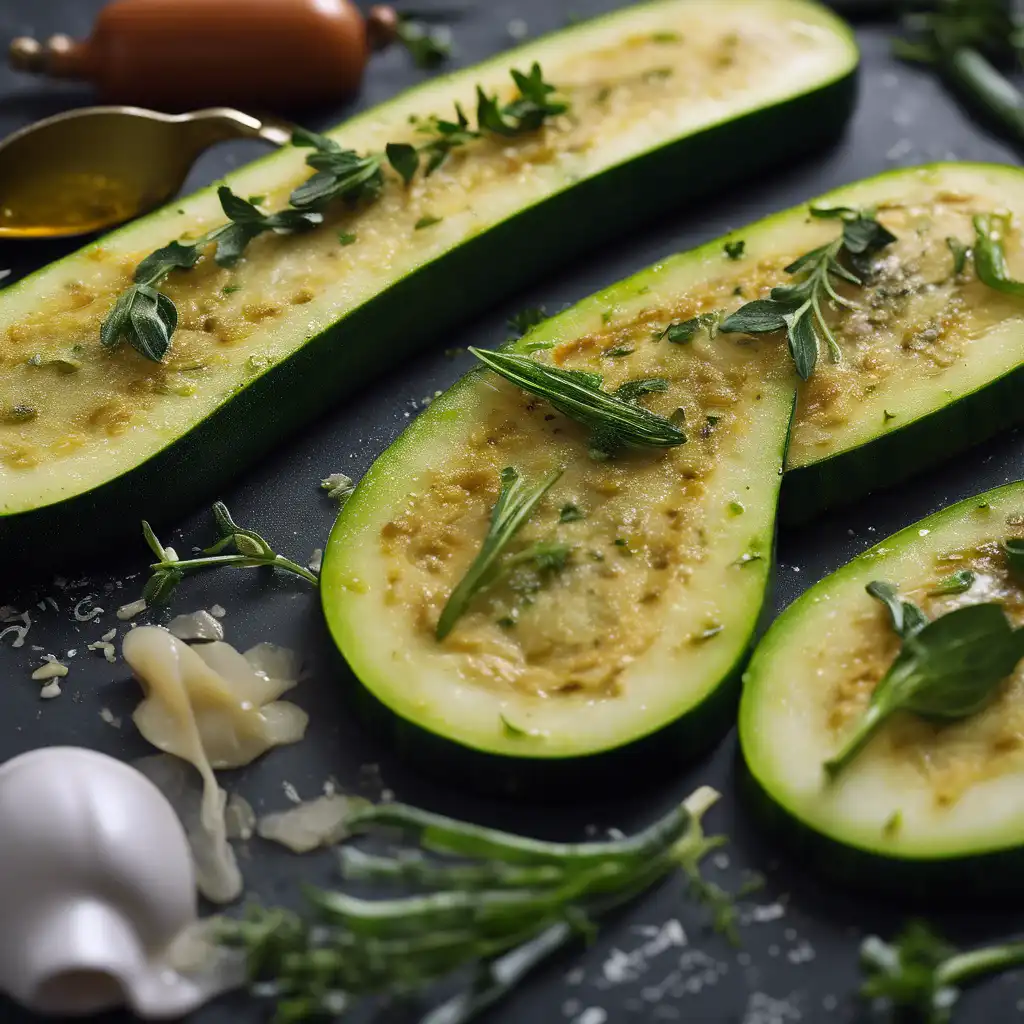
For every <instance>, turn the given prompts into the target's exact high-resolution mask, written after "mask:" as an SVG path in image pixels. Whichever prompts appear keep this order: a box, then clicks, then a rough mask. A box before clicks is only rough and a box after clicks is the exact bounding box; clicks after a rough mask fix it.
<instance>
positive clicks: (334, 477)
mask: <svg viewBox="0 0 1024 1024" xmlns="http://www.w3.org/2000/svg"><path fill="white" fill-rule="evenodd" d="M320 488H321V490H324V491H326V492H327V497H328V498H330V499H331V500H332V501H336V502H337V503H338V504H339V505H344V504H345V502H346V501H348V499H349V498H350V497H352V492H353V491H354V490H355V489H356V485H355V481H354V480H353V479H352V477H350V476H346V475H345V474H344V473H332V474H331V475H330V476H327V477H324V478H323V480H321V481H320Z"/></svg>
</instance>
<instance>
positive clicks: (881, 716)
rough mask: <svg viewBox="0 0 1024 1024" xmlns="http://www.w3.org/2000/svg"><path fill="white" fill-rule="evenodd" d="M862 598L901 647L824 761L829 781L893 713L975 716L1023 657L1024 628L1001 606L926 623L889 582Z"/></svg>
mask: <svg viewBox="0 0 1024 1024" xmlns="http://www.w3.org/2000/svg"><path fill="white" fill-rule="evenodd" d="M868 593H869V594H871V596H872V597H876V598H878V599H879V600H880V601H882V602H883V603H884V604H885V605H886V607H887V608H888V609H889V613H890V615H891V616H892V620H893V628H894V629H895V631H896V633H897V634H898V635H899V636H900V637H901V638H902V640H903V643H902V645H901V647H900V650H899V653H898V654H897V655H896V660H895V661H894V662H893V663H892V665H891V666H890V667H889V670H888V671H887V672H886V673H885V675H884V676H883V677H882V679H881V681H880V682H879V684H878V686H876V687H875V690H874V692H873V693H872V694H871V700H870V702H869V703H868V707H867V711H865V713H864V715H863V716H862V717H861V719H860V721H859V722H858V723H857V725H856V726H855V728H854V730H853V732H852V733H851V734H850V736H849V737H848V738H847V739H846V740H845V742H844V743H843V745H842V748H841V749H840V751H839V753H838V754H836V756H834V757H832V758H830V759H829V760H828V761H826V762H825V770H826V772H827V773H828V774H829V776H831V777H833V778H834V777H835V776H836V775H838V774H839V773H840V772H841V771H842V770H843V769H844V768H845V767H846V766H847V765H848V764H849V763H850V762H851V761H852V760H853V759H854V758H855V757H856V756H857V755H858V754H859V753H860V751H861V750H862V749H863V748H864V746H865V745H866V744H867V742H868V740H870V739H871V737H872V736H874V734H875V733H876V732H877V731H878V729H879V728H880V727H881V725H882V724H883V723H884V722H886V721H887V720H888V719H889V718H890V717H891V716H892V715H893V714H895V713H896V712H897V711H910V712H913V713H914V714H917V715H921V716H923V717H925V718H929V719H934V720H939V721H950V722H951V721H957V720H959V719H963V718H969V717H970V716H971V715H975V714H977V713H978V712H979V711H981V710H982V709H983V708H985V707H986V706H988V704H990V703H991V701H992V700H993V698H994V697H995V694H996V691H997V689H998V687H999V684H1000V683H1001V682H1002V681H1003V680H1004V679H1005V678H1006V677H1007V676H1008V675H1009V674H1010V673H1011V672H1012V671H1013V670H1014V668H1015V667H1016V665H1017V662H1018V661H1019V660H1020V659H1021V657H1022V656H1024V629H1019V630H1015V629H1014V628H1013V626H1011V625H1010V622H1009V620H1008V619H1007V618H1006V613H1005V612H1004V611H1003V608H1002V606H1001V605H998V604H973V605H967V606H965V607H961V608H956V609H954V610H953V611H951V612H949V613H947V614H946V615H942V616H940V617H939V618H937V619H935V620H933V621H931V622H929V621H928V620H927V618H926V617H925V616H924V613H923V612H922V611H921V610H920V609H919V608H918V607H917V606H916V605H914V604H912V603H911V602H909V601H901V600H900V599H899V598H897V597H896V591H895V588H894V587H892V586H891V585H890V584H887V583H884V582H882V581H876V582H874V583H871V584H869V585H868Z"/></svg>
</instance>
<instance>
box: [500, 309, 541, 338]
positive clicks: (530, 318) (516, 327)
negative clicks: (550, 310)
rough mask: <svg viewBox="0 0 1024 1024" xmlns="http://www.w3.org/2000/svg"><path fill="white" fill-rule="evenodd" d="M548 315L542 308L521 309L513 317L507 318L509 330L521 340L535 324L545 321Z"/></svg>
mask: <svg viewBox="0 0 1024 1024" xmlns="http://www.w3.org/2000/svg"><path fill="white" fill-rule="evenodd" d="M547 318H548V315H547V313H546V312H545V310H544V307H543V306H527V307H526V308H525V309H521V310H520V311H519V312H518V313H516V314H515V315H514V316H510V317H509V318H508V326H509V330H512V331H515V333H516V337H518V338H521V337H522V336H523V335H524V334H529V333H530V331H531V330H533V328H534V327H536V326H537V324H541V323H543V322H544V321H545V320H547Z"/></svg>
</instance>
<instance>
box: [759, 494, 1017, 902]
mask: <svg viewBox="0 0 1024 1024" xmlns="http://www.w3.org/2000/svg"><path fill="white" fill-rule="evenodd" d="M1022 524H1024V484H1012V485H1010V486H1007V487H1002V488H999V489H998V490H995V491H991V492H989V493H987V494H983V495H980V496H978V497H977V498H971V499H968V500H967V501H962V502H960V503H959V504H957V505H953V506H951V507H950V508H947V509H944V510H943V511H941V512H938V513H936V514H935V515H932V516H929V517H928V518H927V519H924V520H922V521H921V522H919V523H915V524H914V525H913V526H910V527H908V528H907V529H905V530H902V531H901V532H900V533H897V534H896V535H895V536H893V537H889V538H888V539H886V540H884V541H882V542H881V543H880V544H878V545H877V546H875V547H873V548H871V549H870V550H869V551H866V552H865V553H864V554H862V555H860V556H859V557H858V558H856V559H854V560H853V561H852V562H850V563H849V564H848V565H846V566H844V567H843V568H842V569H840V570H838V571H837V572H835V573H833V574H832V575H831V576H829V577H827V578H826V579H824V580H823V581H822V582H821V583H819V584H817V585H816V586H814V587H812V588H811V589H810V590H808V591H807V592H806V593H805V594H804V595H803V596H802V597H800V598H799V599H798V600H797V601H796V602H794V603H793V604H792V605H791V606H790V607H789V608H788V609H787V610H786V612H785V613H784V614H783V615H782V616H781V617H780V618H779V619H777V620H776V621H775V623H774V624H773V625H772V627H771V629H770V630H769V631H768V633H767V635H766V636H765V638H764V639H763V640H762V641H761V643H760V644H759V645H758V647H757V650H756V651H755V653H754V656H753V658H752V660H751V663H750V666H749V668H748V670H747V673H746V676H745V682H744V690H743V699H742V703H741V708H740V727H739V731H740V742H741V745H742V750H743V756H744V758H745V760H746V763H747V766H748V768H749V771H750V775H751V776H752V781H753V786H754V788H755V790H756V795H755V797H754V799H755V801H756V803H757V805H758V806H759V807H760V808H761V809H762V810H763V811H766V812H767V813H768V815H769V817H770V819H771V820H772V821H773V822H774V823H775V824H776V825H778V826H779V827H780V828H781V830H782V834H783V835H784V836H785V837H787V838H789V839H790V840H795V841H796V842H797V843H798V844H800V845H801V846H802V847H803V848H804V849H805V850H806V851H807V852H808V853H809V854H810V855H812V856H813V857H814V858H815V859H816V861H817V863H818V864H819V865H820V866H821V867H822V868H824V869H825V870H827V871H829V872H832V873H838V874H840V875H841V876H842V877H844V878H845V879H847V880H848V881H851V882H856V883H859V884H861V885H867V886H875V887H889V886H897V887H899V888H901V889H902V890H903V891H914V892H919V893H920V892H929V891H930V892H931V893H933V894H938V893H939V892H940V890H941V888H942V887H943V886H945V887H946V891H948V890H949V886H948V883H949V881H950V879H951V877H953V876H955V877H956V886H955V887H954V888H955V889H957V890H958V891H966V890H968V889H970V890H978V889H985V888H992V889H998V887H1000V886H1005V885H1006V884H1007V883H1009V884H1010V885H1012V886H1015V887H1016V888H1018V889H1020V887H1021V875H1020V867H1021V863H1022V859H1021V856H1020V850H1021V847H1024V745H1022V740H1021V737H1022V736H1024V666H1018V668H1017V670H1016V672H1015V673H1014V674H1013V675H1012V676H1011V678H1010V679H1009V680H1008V681H1007V682H1006V683H1005V684H1004V685H1003V687H1002V689H1001V690H1000V691H999V694H998V697H997V698H996V700H995V701H994V703H992V704H991V705H990V706H988V707H987V708H986V709H985V710H983V711H982V712H981V713H979V714H976V715H974V716H972V717H969V718H966V719H962V720H959V721H956V722H952V723H948V724H944V725H938V724H933V723H931V722H929V721H928V720H926V719H924V718H921V717H918V716H916V715H912V714H910V713H906V712H905V713H902V714H898V715H896V716H894V717H893V718H891V719H890V720H889V721H888V722H887V723H886V724H884V725H883V726H882V727H881V729H880V730H879V731H878V732H877V733H876V735H875V737H874V738H873V739H872V740H871V741H870V742H869V743H868V745H867V746H866V747H865V748H864V749H863V751H862V752H861V753H860V754H859V755H858V756H857V757H856V759H854V760H853V761H852V762H851V763H850V764H849V765H848V767H846V768H845V769H844V770H843V772H842V773H841V774H839V775H838V776H837V777H836V778H834V779H832V780H831V781H830V780H829V779H828V778H827V776H826V773H825V771H824V770H823V767H822V765H823V762H824V761H826V760H827V759H828V758H830V757H831V756H833V755H834V754H835V752H836V750H837V749H838V748H839V747H840V746H841V745H842V742H843V740H844V738H845V737H846V736H847V735H849V731H850V730H851V729H852V728H853V727H854V725H855V723H856V722H857V721H858V720H859V718H860V716H861V715H862V714H863V712H864V709H865V707H866V705H867V701H868V698H869V697H870V695H871V692H872V690H873V689H874V687H875V686H876V685H877V683H878V682H879V680H880V678H881V677H882V674H883V673H884V672H885V670H886V669H887V668H888V666H889V665H890V664H891V663H892V661H893V659H894V657H895V655H896V651H897V650H898V647H899V641H898V639H897V638H896V635H895V633H894V632H893V629H892V627H891V625H890V622H889V619H888V616H887V614H886V612H885V611H884V609H883V607H882V606H881V605H880V604H879V603H878V602H877V601H876V600H874V599H872V598H871V597H870V596H869V595H868V594H867V593H866V592H865V589H864V588H865V586H866V585H867V584H868V583H871V582H873V581H875V580H885V581H887V582H889V583H892V584H895V585H897V586H898V588H899V595H900V596H901V597H902V598H906V599H909V600H912V601H914V602H915V603H916V604H918V605H919V606H920V607H922V608H923V610H924V611H925V613H926V614H927V615H928V616H929V617H931V618H935V617H937V616H939V615H942V614H945V613H946V612H948V611H950V610H952V609H954V608H958V607H961V606H963V605H968V604H976V603H979V602H992V601H995V602H997V603H1000V604H1002V605H1003V607H1004V609H1005V611H1006V613H1007V615H1008V616H1009V618H1010V619H1011V621H1013V622H1014V623H1015V624H1016V625H1017V626H1019V625H1020V624H1021V623H1022V622H1024V588H1022V586H1021V582H1020V579H1019V578H1015V577H1014V576H1013V575H1012V574H1011V572H1010V570H1009V568H1008V563H1007V559H1006V557H1005V555H1004V552H1003V549H1002V545H1003V542H1004V541H1006V540H1007V539H1009V538H1015V537H1020V536H1021V535H1022V531H1024V526H1022ZM958 571H959V572H966V571H970V572H972V573H973V574H974V580H973V583H972V584H971V585H970V587H969V588H968V589H966V590H962V584H961V586H959V587H958V586H953V587H951V586H950V585H949V582H948V581H949V579H950V577H951V576H952V574H953V573H954V572H958ZM959 578H960V577H957V579H959ZM943 581H947V582H945V584H944V585H943ZM950 589H952V590H957V591H961V592H957V593H948V592H944V593H939V591H948V590H950ZM1003 891H1005V889H1004V890H1003Z"/></svg>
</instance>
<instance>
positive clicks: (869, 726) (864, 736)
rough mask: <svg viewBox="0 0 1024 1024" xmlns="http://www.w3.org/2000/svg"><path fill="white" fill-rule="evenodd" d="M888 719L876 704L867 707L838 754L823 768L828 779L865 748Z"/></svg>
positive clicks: (833, 776)
mask: <svg viewBox="0 0 1024 1024" xmlns="http://www.w3.org/2000/svg"><path fill="white" fill-rule="evenodd" d="M887 718H888V715H887V713H886V712H885V710H883V708H882V707H881V706H880V705H878V704H870V705H868V708H867V710H866V711H865V712H864V714H863V716H862V717H861V719H860V721H858V722H857V726H856V728H855V729H854V730H853V732H852V733H851V734H850V735H849V736H848V737H847V738H846V740H845V742H844V743H843V746H842V748H841V749H840V751H839V753H838V754H836V755H835V756H834V757H831V758H829V759H828V760H827V761H826V762H825V764H824V768H825V771H826V773H827V774H828V776H829V778H832V779H834V778H835V777H836V776H837V775H839V773H840V772H841V771H842V770H843V769H844V768H846V767H847V765H849V764H850V762H851V761H852V760H853V759H854V758H855V757H856V756H857V755H858V754H859V753H860V752H861V751H862V750H863V749H864V748H865V747H866V746H867V744H868V742H869V741H870V740H871V738H872V737H873V736H874V735H875V733H876V732H878V730H879V728H880V727H881V726H882V724H883V723H884V722H885V721H886V719H887Z"/></svg>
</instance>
